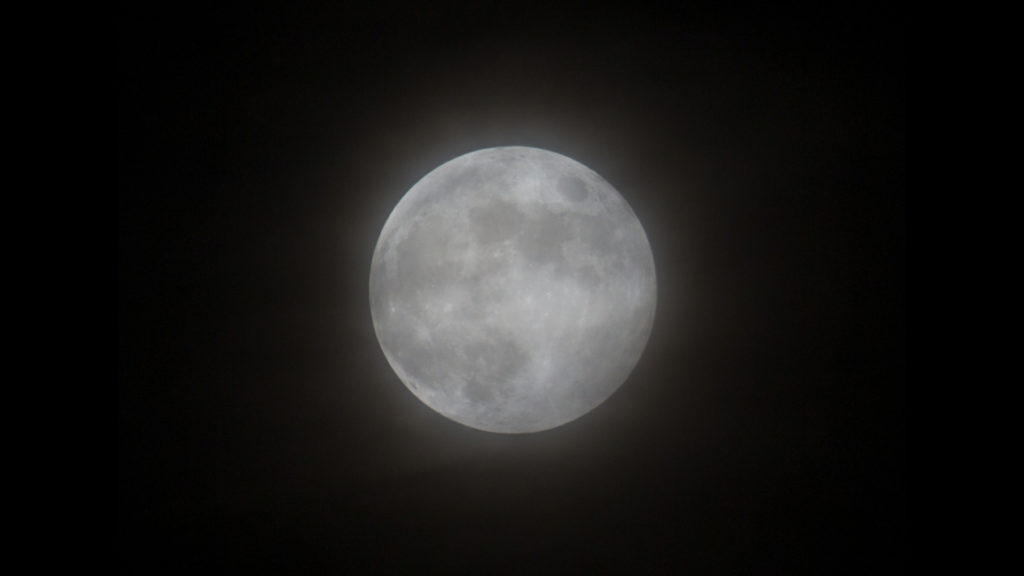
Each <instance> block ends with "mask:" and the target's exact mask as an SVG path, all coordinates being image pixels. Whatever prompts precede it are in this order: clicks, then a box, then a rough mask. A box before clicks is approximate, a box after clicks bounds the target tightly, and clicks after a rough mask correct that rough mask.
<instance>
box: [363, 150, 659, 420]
mask: <svg viewBox="0 0 1024 576" xmlns="http://www.w3.org/2000/svg"><path fill="white" fill-rule="evenodd" d="M656 300H657V287H656V279H655V270H654V258H653V255H652V253H651V247H650V245H649V244H648V241H647V236H646V234H645V233H644V229H643V226H642V225H641V224H640V221H639V220H638V219H637V217H636V215H635V214H634V213H633V210H632V209H631V208H630V207H629V205H628V204H627V203H626V201H625V200H624V199H623V198H622V196H621V195H620V194H619V193H618V192H617V191H616V190H615V189H614V188H613V187H612V186H611V184H609V183H608V182H606V181H605V180H604V179H603V178H601V176H599V175H598V174H597V173H596V172H594V171H593V170H591V169H589V168H587V167H586V166H584V165H583V164H580V163H579V162H576V161H575V160H573V159H571V158H568V157H566V156H563V155H561V154H557V153H555V152H551V151H548V150H542V149H539V148H529V147H522V146H509V147H500V148H487V149H483V150H477V151H475V152H470V153H468V154H465V155H462V156H459V157H458V158H455V159H453V160H451V161H449V162H446V163H444V164H442V165H441V166H439V167H437V168H435V169H434V170H433V171H431V172H430V173H429V174H427V175H426V176H424V177H423V178H422V179H421V180H420V181H419V182H417V183H416V184H415V185H414V186H413V187H412V188H411V189H410V190H409V191H408V192H407V193H406V194H405V196H404V197H403V198H402V199H401V200H400V201H399V202H398V204H397V205H396V206H395V208H394V210H393V211H392V213H391V215H390V216H389V217H388V219H387V221H386V222H385V224H384V228H383V230H382V231H381V234H380V238H379V239H378V241H377V245H376V249H375V250H374V253H373V260H372V263H371V265H370V312H371V315H372V318H373V327H374V330H375V331H376V334H377V339H378V341H379V342H380V346H381V349H382V350H383V352H384V355H385V357H386V358H387V361H388V363H389V364H390V365H391V367H392V369H394V371H395V374H396V375H397V376H398V378H399V379H400V380H401V381H402V382H403V383H404V384H405V386H406V387H407V388H408V389H409V390H410V391H411V392H412V393H413V394H414V395H415V396H416V397H417V398H419V399H420V400H421V401H422V402H423V403H424V404H426V405H427V406H429V407H430V408H432V409H433V410H435V411H436V412H438V413H440V414H442V415H443V416H445V417H447V418H449V419H451V420H454V421H455V422H459V423H461V424H464V425H466V426H469V427H471V428H476V429H478V430H484V431H488V432H497V433H508V434H512V433H528V432H539V431H542V430H548V429H551V428H555V427H557V426H561V425H563V424H565V423H567V422H571V421H573V420H575V419H577V418H579V417H580V416H583V415H584V414H586V413H588V412H590V411H591V410H593V409H594V408H595V407H597V406H598V405H600V404H601V403H602V402H604V401H605V400H606V399H608V398H609V397H610V396H611V395H612V394H613V393H614V392H615V391H616V390H617V389H618V388H619V387H620V386H621V385H622V384H623V382H625V381H626V379H627V378H628V376H629V374H630V373H631V372H632V371H633V368H634V367H635V366H636V364H637V362H638V361H639V359H640V356H641V354H642V353H643V350H644V347H645V346H646V344H647V340H648V338H649V336H650V333H651V327H652V325H653V322H654V312H655V304H656Z"/></svg>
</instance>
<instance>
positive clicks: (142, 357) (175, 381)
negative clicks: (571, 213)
mask: <svg viewBox="0 0 1024 576" xmlns="http://www.w3.org/2000/svg"><path fill="white" fill-rule="evenodd" d="M346 4H347V3H345V2H339V3H315V4H311V3H304V2H279V3H274V2H272V3H268V4H263V5H260V6H258V7H254V6H249V7H247V8H245V9H240V8H227V7H222V8H217V7H212V8H211V7H209V6H207V5H205V4H194V5H189V4H187V3H180V2H176V3H167V4H163V5H161V4H157V3H131V4H126V5H122V6H121V7H120V10H119V15H118V19H117V23H116V24H117V29H118V50H117V52H118V53H117V72H116V91H117V116H118V129H117V185H118V231H117V289H118V292H117V304H118V309H117V326H118V330H117V338H118V355H117V366H118V374H117V390H118V392H117V406H116V412H117V472H116V474H117V483H116V486H117V494H116V498H117V514H116V534H115V538H114V553H115V556H116V558H117V566H118V567H119V569H120V570H121V571H122V572H123V573H136V574H152V573H158V572H160V571H163V570H168V571H176V572H177V573H181V572H180V570H182V569H215V570H233V571H236V573H243V574H253V573H296V574H302V573H330V574H372V573H380V574H416V573H422V574H591V573H595V574H605V573H616V574H680V573H685V574H775V573H777V574H835V573H844V572H853V573H871V574H884V573H901V572H902V571H903V568H904V566H905V564H906V563H907V561H908V560H909V553H908V546H909V544H908V535H907V532H908V529H909V527H908V524H909V521H908V517H907V505H906V491H907V486H906V471H907V463H906V460H907V441H906V418H907V407H906V313H905V304H906V274H905V268H906V216H905V212H906V187H907V183H906V86H905V76H906V62H905V60H906V58H905V55H904V41H903V33H904V30H903V15H902V14H901V13H898V12H891V11H885V10H875V9H870V8H868V7H866V6H865V5H864V4H863V3H858V4H851V5H850V6H848V7H842V8H840V7H837V6H835V5H831V7H830V8H828V9H823V8H821V7H815V8H811V9H803V8H801V9H787V10H785V11H778V9H777V8H775V7H772V6H771V5H772V4H773V3H764V4H765V7H763V8H760V9H758V10H756V11H753V12H745V11H740V10H729V9H726V8H722V9H716V10H713V11H709V10H697V9H687V8H685V7H684V8H676V7H674V8H672V9H669V8H665V9H643V10H641V9H639V8H638V7H637V6H638V5H639V3H636V2H634V3H625V4H624V5H622V6H619V7H618V8H616V9H612V8H602V7H600V6H595V5H592V4H594V3H582V2H580V3H575V4H566V3H557V2H521V3H508V4H505V5H504V7H500V8H484V7H482V5H483V4H484V3H480V2H458V3H455V2H416V3H413V2H394V1H385V2H369V3H366V4H367V6H362V7H360V8H352V7H346ZM824 4H828V3H824ZM503 145H525V146H535V147H539V148H545V149H548V150H552V151H555V152H558V153H560V154H564V155H566V156H569V157H571V158H573V159H575V160H577V161H579V162H582V163H583V164H585V165H587V166H588V167H590V168H591V169H593V170H595V171H596V172H598V173H599V174H601V175H602V176H603V177H604V178H605V179H606V180H608V181H609V182H610V183H611V184H612V185H613V186H615V188H616V189H617V190H618V191H619V192H620V193H621V194H622V195H623V197H624V198H625V199H626V200H627V202H629V203H630V205H631V206H632V208H633V210H634V212H635V213H636V214H637V216H638V218H639V219H640V221H641V222H642V223H643V225H644V227H645V229H646V232H647V236H648V239H649V241H650V244H651V247H652V251H653V254H654V259H655V264H656V267H657V273H658V310H657V315H656V318H655V324H654V328H653V331H652V334H651V338H650V341H649V343H648V346H647V348H646V350H645V352H644V355H643V357H642V358H641V360H640V362H639V364H638V365H637V367H636V369H635V370H634V372H633V373H632V375H631V376H630V378H629V379H628V380H627V381H626V382H625V384H623V386H622V387H621V388H620V389H619V390H618V392H616V393H615V394H614V395H613V396H612V397H611V398H610V399H609V400H607V401H606V402H605V403H604V404H602V405H601V406H599V407H598V408H597V409H595V410H594V411H593V412H591V413H590V414H588V415H586V416H584V417H583V418H581V419H579V420H576V421H574V422H571V423H569V424H566V425H564V426H562V427H559V428H556V429H554V430H550V431H547V432H543V433H538V434H530V435H496V434H488V433H484V432H480V431H477V430H473V429H469V428H466V427H463V426H461V425H459V424H456V423H454V422H452V421H449V420H447V419H445V418H444V417H442V416H440V415H439V414H437V413H435V412H433V411H431V410H430V409H429V408H427V407H426V406H425V405H423V404H422V403H420V402H419V401H418V400H417V399H416V398H415V397H414V396H413V395H412V394H411V393H410V392H409V391H407V390H406V388H405V387H404V385H403V384H402V383H401V381H399V380H398V378H397V376H395V375H394V373H393V372H392V371H391V369H390V367H389V366H388V364H387V361H386V360H385V358H384V355H383V353H382V352H381V350H380V347H379V345H378V344H377V341H376V337H375V335H374V331H373V325H372V322H371V318H370V310H369V295H368V282H369V267H370V259H371V257H372V255H373V249H374V246H375V243H376V240H377V236H378V234H379V232H380V230H381V228H382V227H383V225H384V222H385V220H386V219H387V217H388V215H389V213H390V211H391V209H392V208H393V207H394V205H395V204H396V203H397V202H398V200H399V199H400V198H401V197H402V195H403V194H404V193H405V192H406V191H407V190H408V189H409V188H410V187H411V186H412V185H413V184H415V182H416V181H417V180H418V179H419V178H420V177H422V176H423V175H425V174H426V173H427V172H429V171H430V170H432V169H433V168H434V167H436V166H438V165H439V164H441V163H443V162H445V161H447V160H449V159H451V158H454V157H456V156H459V155H461V154H464V153H466V152H470V151H472V150H476V149H479V148H485V147H490V146H503Z"/></svg>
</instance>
